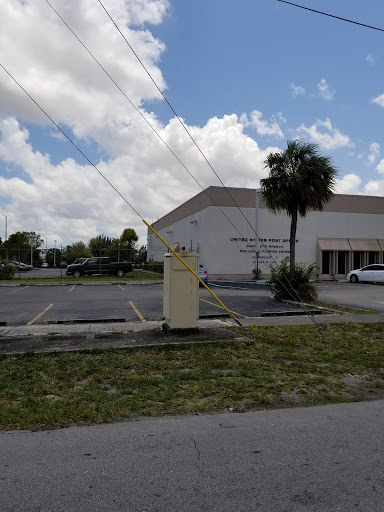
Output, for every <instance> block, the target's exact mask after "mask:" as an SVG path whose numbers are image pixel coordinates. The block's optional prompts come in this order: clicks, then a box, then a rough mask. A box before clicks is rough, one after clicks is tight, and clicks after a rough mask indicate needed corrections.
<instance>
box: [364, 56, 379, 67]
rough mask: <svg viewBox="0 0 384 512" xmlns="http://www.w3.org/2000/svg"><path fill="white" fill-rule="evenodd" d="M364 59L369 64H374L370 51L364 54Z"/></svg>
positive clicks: (374, 59)
mask: <svg viewBox="0 0 384 512" xmlns="http://www.w3.org/2000/svg"><path fill="white" fill-rule="evenodd" d="M365 60H366V61H367V62H368V64H370V65H371V66H373V65H375V64H376V58H375V57H374V56H373V55H371V54H370V53H369V54H368V55H367V56H366V58H365Z"/></svg>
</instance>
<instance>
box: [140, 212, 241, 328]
mask: <svg viewBox="0 0 384 512" xmlns="http://www.w3.org/2000/svg"><path fill="white" fill-rule="evenodd" d="M142 220H143V222H144V224H145V225H146V226H147V227H148V228H149V229H150V230H151V231H152V233H154V234H155V235H156V236H157V238H158V239H159V240H161V241H162V242H163V244H164V245H165V246H166V247H167V248H168V249H169V251H170V252H171V253H172V254H173V255H174V256H176V258H177V259H178V260H180V261H181V263H182V264H183V265H184V266H185V267H187V269H188V270H189V271H190V272H191V273H192V274H193V275H194V276H195V277H196V279H198V280H199V281H200V283H201V284H202V285H203V286H204V287H205V288H206V289H207V290H208V291H209V293H210V294H211V295H212V297H213V298H214V299H215V300H216V301H217V302H218V303H219V304H220V306H221V307H222V308H223V309H224V310H225V311H226V312H227V313H228V315H230V316H231V317H232V318H233V319H234V320H235V322H236V323H237V324H239V325H240V327H242V325H241V323H240V322H239V320H238V319H237V318H236V317H235V315H233V314H232V313H231V311H230V310H229V309H228V308H227V307H225V306H224V304H223V303H222V302H221V300H220V299H219V298H218V297H217V296H216V295H215V294H214V293H213V291H212V290H211V289H210V288H209V287H208V286H207V285H206V284H205V283H204V281H203V280H202V279H200V277H199V276H198V275H197V274H196V272H195V271H194V270H192V269H191V267H190V266H189V265H188V264H187V263H186V262H185V261H184V260H183V259H182V258H181V257H180V256H179V255H178V254H177V253H176V252H175V251H174V250H173V249H172V247H170V246H169V245H168V244H167V242H166V241H165V240H164V239H163V238H161V236H160V235H159V233H157V231H155V230H154V229H153V227H152V226H150V225H149V224H148V222H147V221H146V220H145V219H142Z"/></svg>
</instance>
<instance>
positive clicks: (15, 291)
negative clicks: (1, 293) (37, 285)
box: [9, 286, 29, 293]
mask: <svg viewBox="0 0 384 512" xmlns="http://www.w3.org/2000/svg"><path fill="white" fill-rule="evenodd" d="M26 288H29V286H23V287H22V288H19V289H18V290H13V292H9V293H17V292H21V290H25V289H26Z"/></svg>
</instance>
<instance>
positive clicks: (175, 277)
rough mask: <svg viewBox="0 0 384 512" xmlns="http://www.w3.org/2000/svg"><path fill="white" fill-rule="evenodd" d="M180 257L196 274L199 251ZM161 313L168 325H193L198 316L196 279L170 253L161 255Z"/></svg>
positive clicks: (182, 254) (190, 326) (183, 252)
mask: <svg viewBox="0 0 384 512" xmlns="http://www.w3.org/2000/svg"><path fill="white" fill-rule="evenodd" d="M180 257H181V258H182V259H183V260H184V261H185V262H186V264H187V265H188V266H189V267H191V269H192V270H193V271H194V272H196V274H197V275H199V255H198V254H197V253H187V252H186V251H181V253H180ZM163 314H164V318H165V325H166V326H167V327H169V328H170V329H196V328H197V320H198V318H199V280H198V279H196V277H195V276H194V275H193V274H192V272H190V271H189V270H188V269H187V268H186V267H185V266H184V265H183V264H182V263H181V261H180V260H178V259H177V257H176V256H174V255H173V254H172V253H167V254H165V255H164V294H163Z"/></svg>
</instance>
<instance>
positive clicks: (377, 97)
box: [372, 93, 384, 108]
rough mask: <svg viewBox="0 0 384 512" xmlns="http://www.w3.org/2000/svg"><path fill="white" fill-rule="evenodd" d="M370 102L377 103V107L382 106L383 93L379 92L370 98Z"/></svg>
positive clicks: (383, 104)
mask: <svg viewBox="0 0 384 512" xmlns="http://www.w3.org/2000/svg"><path fill="white" fill-rule="evenodd" d="M372 103H376V105H379V107H382V108H384V93H383V94H379V96H376V98H372Z"/></svg>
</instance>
